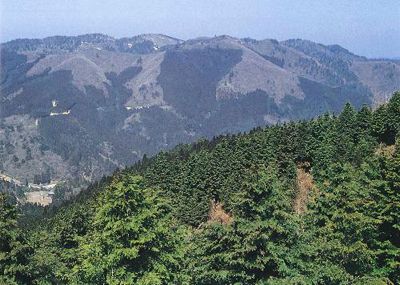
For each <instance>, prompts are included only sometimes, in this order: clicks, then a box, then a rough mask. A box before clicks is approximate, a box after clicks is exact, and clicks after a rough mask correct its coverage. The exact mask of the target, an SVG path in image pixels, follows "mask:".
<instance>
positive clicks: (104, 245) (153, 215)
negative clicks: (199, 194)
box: [72, 176, 183, 285]
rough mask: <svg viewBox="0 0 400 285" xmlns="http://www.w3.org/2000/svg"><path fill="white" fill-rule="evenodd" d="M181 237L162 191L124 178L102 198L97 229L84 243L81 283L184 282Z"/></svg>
mask: <svg viewBox="0 0 400 285" xmlns="http://www.w3.org/2000/svg"><path fill="white" fill-rule="evenodd" d="M181 242H182V235H180V230H179V229H178V228H174V225H173V224H171V216H170V215H169V209H168V207H167V205H166V203H165V201H163V200H162V199H161V198H159V195H158V193H157V191H155V190H153V189H148V188H145V187H144V185H143V179H142V178H141V177H139V176H123V177H120V178H119V179H118V180H115V181H113V182H112V183H111V185H110V186H109V187H107V189H106V190H105V192H104V193H102V195H101V196H100V199H99V205H98V208H97V209H96V213H95V216H94V219H93V230H92V231H91V232H90V233H89V234H88V235H87V236H85V237H84V238H83V240H82V241H81V244H80V248H79V249H80V251H81V256H80V258H79V260H80V262H79V264H78V265H77V266H76V267H75V268H74V273H73V274H72V280H73V281H74V282H77V283H80V284H138V285H145V284H149V285H150V284H180V283H181V282H183V281H182V276H181V275H180V274H179V271H180V269H181V268H180V267H181V262H182V256H183V254H182V252H181V251H180V250H181V248H180V246H181Z"/></svg>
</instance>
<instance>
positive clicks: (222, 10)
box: [0, 0, 400, 57]
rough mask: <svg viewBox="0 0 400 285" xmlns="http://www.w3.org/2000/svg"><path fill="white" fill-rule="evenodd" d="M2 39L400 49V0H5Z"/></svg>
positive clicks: (378, 53)
mask: <svg viewBox="0 0 400 285" xmlns="http://www.w3.org/2000/svg"><path fill="white" fill-rule="evenodd" d="M0 3H1V6H0V13H1V14H0V19H1V20H0V41H1V42H4V41H8V40H12V39H15V38H43V37H47V36H52V35H79V34H85V33H94V32H98V33H105V34H108V35H110V36H114V37H126V36H134V35H137V34H142V33H162V34H167V35H170V36H174V37H177V38H181V39H188V38H194V37H198V36H214V35H221V34H228V35H231V36H235V37H251V38H255V39H264V38H274V39H278V40H285V39H290V38H302V39H309V40H312V41H316V42H320V43H323V44H340V45H342V46H343V47H345V48H347V49H349V50H350V51H352V52H354V53H356V54H359V55H364V56H367V57H400V0H296V1H294V0H264V1H261V0H247V1H245V0H243V1H242V0H186V1H185V0H142V1H139V0H136V1H128V0H124V1H122V0H110V1H105V0H0Z"/></svg>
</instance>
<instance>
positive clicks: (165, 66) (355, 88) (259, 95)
mask: <svg viewBox="0 0 400 285" xmlns="http://www.w3.org/2000/svg"><path fill="white" fill-rule="evenodd" d="M0 88H1V89H0V103H1V104H0V123H1V125H0V126H1V128H0V129H1V130H2V132H0V157H1V161H2V163H1V165H0V170H2V171H4V172H5V173H7V174H8V175H10V176H12V177H16V178H19V179H20V180H22V181H24V179H28V180H29V181H31V180H33V178H34V177H35V175H40V174H41V173H51V177H52V179H54V180H57V181H64V180H76V179H78V180H80V181H87V182H90V181H93V180H96V179H98V178H99V177H101V176H102V175H103V174H107V173H110V172H111V171H112V170H113V169H115V168H116V167H117V166H122V167H123V166H126V165H130V164H132V163H134V162H135V161H137V160H139V159H141V158H142V157H143V155H145V154H146V155H153V154H155V153H157V152H158V151H160V150H164V149H170V148H173V147H174V146H176V145H177V144H180V143H187V142H193V141H196V140H198V139H200V138H202V137H206V138H211V137H213V136H216V135H220V134H226V133H237V132H243V131H248V130H250V129H252V128H254V127H257V126H264V125H268V124H275V123H279V122H281V123H282V122H287V121H290V120H299V119H307V118H312V117H315V116H318V115H320V114H322V113H324V112H339V111H340V110H341V109H342V107H343V106H344V104H345V103H346V102H351V103H352V104H353V105H354V106H355V107H356V108H360V107H361V106H362V105H364V104H367V105H379V104H381V103H383V102H386V101H387V100H388V99H389V98H390V96H391V94H392V93H393V92H394V91H396V90H398V89H400V64H399V63H398V62H396V61H390V60H379V61H376V60H369V59H367V58H365V57H360V56H357V55H354V54H353V53H351V52H349V51H348V50H346V49H345V48H342V47H340V46H338V45H329V46H325V45H322V44H317V43H313V42H311V41H304V40H299V39H297V40H288V41H281V42H279V41H277V40H270V39H266V40H261V41H259V40H254V39H249V38H247V39H246V38H243V39H239V38H235V37H231V36H227V35H222V36H216V37H208V38H204V37H203V38H196V39H191V40H184V41H183V40H179V39H176V38H172V37H169V36H166V35H161V34H144V35H138V36H134V37H126V38H120V39H116V38H113V37H110V36H107V35H104V34H87V35H81V36H75V37H67V36H55V37H48V38H45V39H41V40H40V39H36V40H29V39H22V40H14V41H10V42H7V43H4V44H1V84H0ZM70 106H74V107H73V108H72V109H71V110H70V111H67V110H69V108H70ZM51 114H59V115H56V116H54V115H53V116H52V115H51ZM24 175H26V176H24Z"/></svg>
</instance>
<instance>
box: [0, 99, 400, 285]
mask: <svg viewBox="0 0 400 285" xmlns="http://www.w3.org/2000/svg"><path fill="white" fill-rule="evenodd" d="M399 131H400V93H395V94H394V95H393V97H392V99H391V100H390V102H389V103H388V104H386V105H382V106H381V107H379V108H378V109H376V110H374V111H372V110H371V109H370V108H369V107H362V108H361V109H360V110H359V111H356V110H355V109H354V108H353V107H352V106H351V105H350V104H347V105H346V106H345V107H344V110H343V111H342V113H341V114H340V115H338V116H333V115H330V114H326V115H323V116H320V117H318V118H315V119H313V120H310V121H300V122H296V123H285V124H281V125H276V126H271V127H267V128H263V129H262V128H258V129H254V130H252V131H251V132H250V133H246V134H239V135H227V136H220V137H217V138H214V139H212V140H210V141H206V140H203V141H199V142H197V143H195V144H192V145H181V146H178V147H177V148H175V149H174V150H172V151H170V152H161V153H159V154H158V155H156V156H155V157H153V158H150V159H148V158H144V159H143V160H142V161H141V162H140V163H137V164H135V165H134V166H132V167H131V168H129V169H125V170H122V171H117V172H115V174H114V175H113V176H111V177H109V178H104V179H103V180H101V181H100V182H98V183H95V184H93V185H92V186H90V187H89V189H87V191H85V192H84V193H82V194H81V195H79V196H78V197H77V198H76V199H75V200H74V201H70V202H67V203H66V204H64V205H63V206H61V207H60V208H58V209H56V210H55V211H51V213H50V212H49V213H47V214H45V215H44V217H43V219H42V220H41V221H40V222H38V223H37V225H36V226H34V227H33V228H32V229H31V230H29V231H26V230H23V228H22V227H19V226H18V222H17V221H18V219H20V221H22V220H21V217H19V214H18V209H17V208H15V207H14V206H13V202H12V201H10V200H9V198H7V197H6V196H5V195H1V196H0V209H1V210H0V273H1V274H3V275H2V276H1V277H0V283H5V284H140V285H144V284H152V285H153V284H204V285H205V284H399V283H400V249H399V246H400V140H399Z"/></svg>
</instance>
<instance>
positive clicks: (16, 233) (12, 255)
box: [0, 193, 30, 284]
mask: <svg viewBox="0 0 400 285" xmlns="http://www.w3.org/2000/svg"><path fill="white" fill-rule="evenodd" d="M17 218H18V210H17V209H16V207H15V206H14V205H13V203H12V202H11V201H10V198H9V197H8V196H7V195H6V194H4V193H0V283H1V284H25V283H28V282H29V280H30V274H29V267H28V257H29V254H30V248H29V247H28V245H27V244H26V241H25V239H24V237H23V236H22V234H21V230H20V229H19V228H18V226H17Z"/></svg>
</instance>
